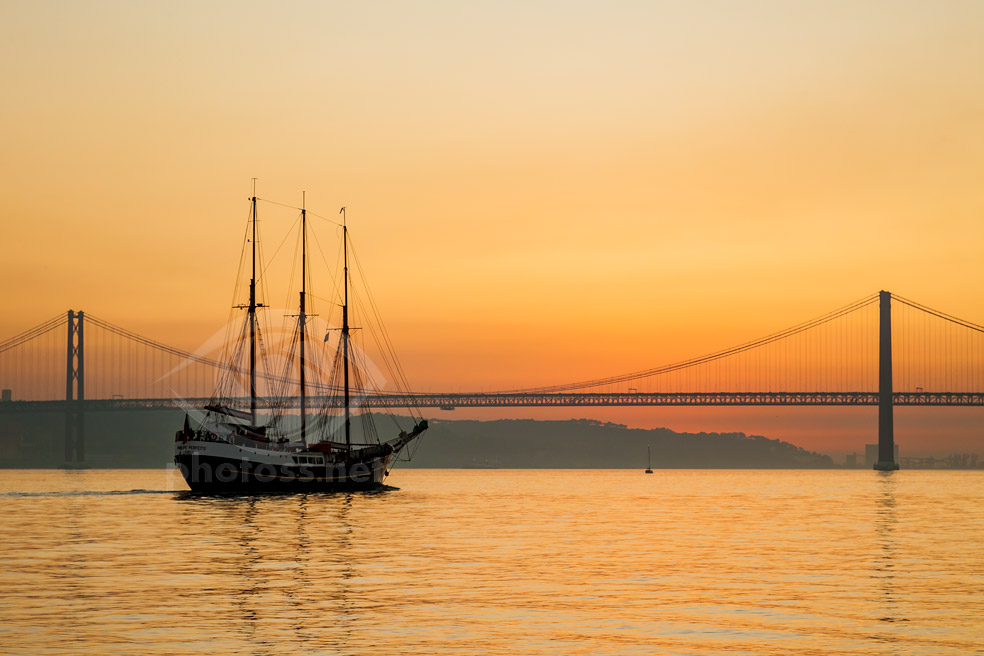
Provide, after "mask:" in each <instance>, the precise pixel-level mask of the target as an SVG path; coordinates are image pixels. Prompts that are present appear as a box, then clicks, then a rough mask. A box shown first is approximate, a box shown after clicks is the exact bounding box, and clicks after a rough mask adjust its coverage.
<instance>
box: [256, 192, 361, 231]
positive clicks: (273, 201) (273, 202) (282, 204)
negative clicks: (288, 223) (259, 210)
mask: <svg viewBox="0 0 984 656" xmlns="http://www.w3.org/2000/svg"><path fill="white" fill-rule="evenodd" d="M256 200H261V201H263V202H264V203H270V204H271V205H279V206H280V207H286V208H288V209H292V210H297V211H301V210H302V209H304V208H302V207H296V206H294V205H288V204H287V203H280V202H277V201H275V200H270V199H269V198H260V197H259V196H257V197H256ZM307 215H308V216H316V217H318V218H319V219H322V220H324V221H327V222H328V223H334V224H335V225H337V226H340V225H342V224H341V223H339V222H338V221H334V220H332V219H329V218H328V217H326V216H321V215H320V214H315V213H314V212H312V211H311V210H307Z"/></svg>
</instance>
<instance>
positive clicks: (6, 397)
mask: <svg viewBox="0 0 984 656" xmlns="http://www.w3.org/2000/svg"><path fill="white" fill-rule="evenodd" d="M11 394H12V393H11V391H10V390H3V391H2V392H0V401H2V402H5V403H6V402H8V401H10V398H11Z"/></svg>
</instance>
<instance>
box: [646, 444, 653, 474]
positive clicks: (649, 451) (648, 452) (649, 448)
mask: <svg viewBox="0 0 984 656" xmlns="http://www.w3.org/2000/svg"><path fill="white" fill-rule="evenodd" d="M646 457H647V461H646V473H647V474H652V473H653V447H652V445H650V444H647V445H646Z"/></svg>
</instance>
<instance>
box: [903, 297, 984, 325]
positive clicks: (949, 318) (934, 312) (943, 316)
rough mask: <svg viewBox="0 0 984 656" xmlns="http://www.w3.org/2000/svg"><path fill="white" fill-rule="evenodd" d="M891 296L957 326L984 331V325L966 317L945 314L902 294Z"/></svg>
mask: <svg viewBox="0 0 984 656" xmlns="http://www.w3.org/2000/svg"><path fill="white" fill-rule="evenodd" d="M892 298H893V299H895V300H897V301H899V302H900V303H905V304H906V305H908V306H910V307H913V308H915V309H917V310H922V311H923V312H926V313H927V314H931V315H933V316H934V317H938V318H940V319H945V320H946V321H949V322H951V323H955V324H957V325H958V326H963V327H964V328H969V329H971V330H975V331H977V332H979V333H984V326H981V325H978V324H976V323H973V322H971V321H967V320H966V319H961V318H959V317H955V316H953V315H950V314H946V313H945V312H941V311H939V310H934V309H933V308H931V307H928V306H925V305H923V304H921V303H917V302H915V301H910V300H909V299H907V298H904V297H902V296H896V295H894V294H893V295H892Z"/></svg>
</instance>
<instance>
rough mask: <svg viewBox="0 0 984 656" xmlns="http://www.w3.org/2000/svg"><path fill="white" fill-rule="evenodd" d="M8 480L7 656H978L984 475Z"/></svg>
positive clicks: (463, 473)
mask: <svg viewBox="0 0 984 656" xmlns="http://www.w3.org/2000/svg"><path fill="white" fill-rule="evenodd" d="M389 482H390V483H391V484H392V486H393V487H394V488H395V489H389V490H386V491H383V492H378V493H372V494H337V495H297V496H268V497H254V498H250V497H240V498H207V497H206V498H197V497H194V496H190V495H188V494H187V493H185V492H180V491H175V490H180V489H181V488H183V483H181V481H180V480H179V477H178V479H175V472H173V471H171V472H166V471H162V470H101V471H100V470H87V471H51V470H33V471H10V470H7V471H2V472H0V521H2V527H3V530H2V532H0V653H3V654H128V655H129V654H257V655H267V654H269V655H271V656H273V655H282V654H360V655H361V654H386V655H393V654H456V655H457V654H789V653H796V654H837V655H841V654H893V655H895V654H933V655H939V654H979V653H984V510H982V508H984V472H931V471H899V472H892V473H878V472H870V471H720V470H702V471H681V470H670V471H661V470H657V471H656V473H655V474H653V475H651V476H648V475H644V474H643V473H642V472H641V471H629V470H605V471H597V470H547V471H543V470H399V469H397V470H396V471H394V472H393V475H392V476H391V477H390V480H389Z"/></svg>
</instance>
